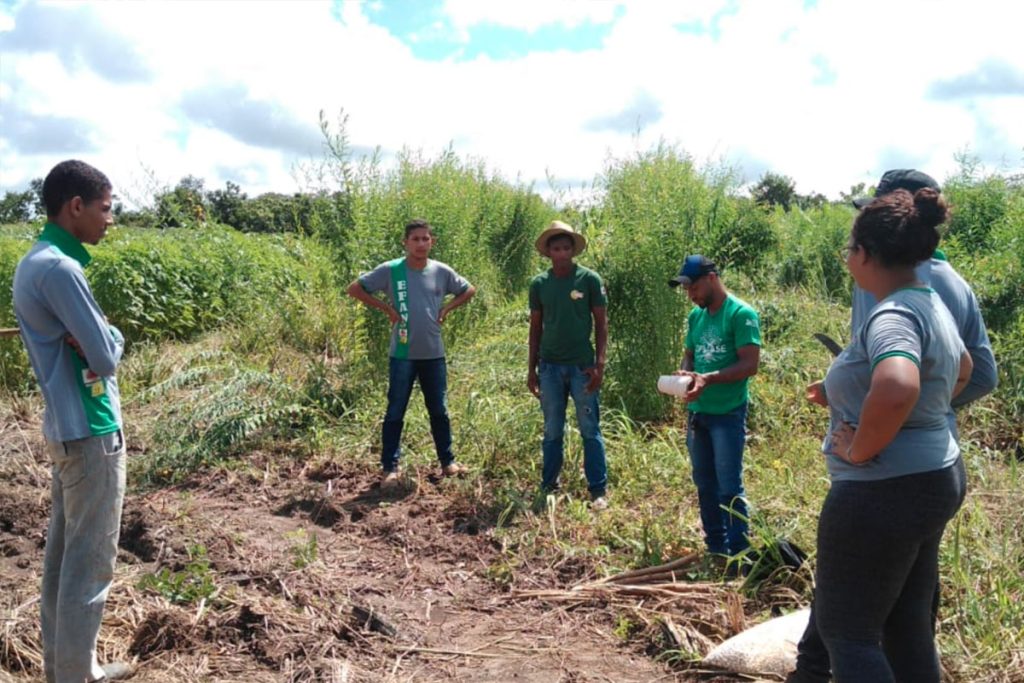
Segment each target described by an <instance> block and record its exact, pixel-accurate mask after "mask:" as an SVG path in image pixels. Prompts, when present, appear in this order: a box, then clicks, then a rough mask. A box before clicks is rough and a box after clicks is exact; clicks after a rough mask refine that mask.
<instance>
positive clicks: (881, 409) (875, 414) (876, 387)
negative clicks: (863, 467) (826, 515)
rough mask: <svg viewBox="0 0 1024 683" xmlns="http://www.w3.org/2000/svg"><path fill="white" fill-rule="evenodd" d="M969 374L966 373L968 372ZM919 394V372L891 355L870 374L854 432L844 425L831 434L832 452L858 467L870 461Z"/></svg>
mask: <svg viewBox="0 0 1024 683" xmlns="http://www.w3.org/2000/svg"><path fill="white" fill-rule="evenodd" d="M968 374H969V373H968ZM920 394H921V372H920V370H918V367H917V364H915V363H914V361H912V360H910V359H909V358H904V357H902V356H891V357H889V358H886V359H884V360H882V361H881V362H880V363H879V364H878V365H876V366H875V369H874V371H873V372H872V373H871V386H870V388H869V389H868V394H867V396H865V397H864V405H863V406H862V407H861V411H860V424H859V425H857V429H856V430H854V429H853V428H852V427H851V426H850V425H848V424H845V423H844V424H843V425H842V426H841V427H840V428H839V429H838V430H836V431H835V432H834V433H833V434H832V451H833V453H834V454H835V455H837V456H838V457H840V458H842V459H843V460H846V461H847V462H849V463H851V464H854V465H859V464H861V463H864V462H867V461H868V460H871V459H872V458H874V457H875V456H876V455H878V454H879V453H880V452H881V451H882V449H883V448H885V447H886V446H888V445H889V444H890V443H891V442H892V440H893V439H894V438H895V437H896V433H897V432H899V430H900V428H901V427H902V426H903V423H904V422H906V421H907V417H908V416H909V415H910V411H911V410H913V409H914V405H915V404H916V403H917V399H918V396H920Z"/></svg>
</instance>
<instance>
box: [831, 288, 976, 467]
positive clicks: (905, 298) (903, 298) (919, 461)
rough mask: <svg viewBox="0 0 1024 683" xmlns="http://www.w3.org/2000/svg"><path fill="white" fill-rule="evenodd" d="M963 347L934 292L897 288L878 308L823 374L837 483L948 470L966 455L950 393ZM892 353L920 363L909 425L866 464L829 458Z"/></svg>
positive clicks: (927, 289) (904, 426)
mask: <svg viewBox="0 0 1024 683" xmlns="http://www.w3.org/2000/svg"><path fill="white" fill-rule="evenodd" d="M964 351H965V347H964V344H963V342H962V341H961V340H960V335H959V334H958V333H957V328H956V323H955V322H954V321H953V317H952V316H951V315H950V313H949V310H948V309H947V308H946V306H945V305H944V304H943V303H942V300H941V299H940V298H939V296H938V294H936V293H935V292H934V291H933V290H931V289H929V288H907V289H901V290H898V291H896V292H894V293H892V294H891V295H889V297H887V298H886V299H885V300H884V301H882V302H881V303H880V304H878V305H876V306H875V307H874V308H873V309H871V312H870V313H869V314H868V316H867V320H866V322H865V324H864V325H863V327H862V328H861V329H860V330H858V331H857V333H856V334H855V335H854V339H853V341H852V342H850V345H849V346H847V347H846V348H845V349H844V350H843V352H842V353H841V354H839V356H838V357H837V358H836V360H835V361H834V362H833V363H832V367H830V368H829V371H828V374H827V375H826V376H825V393H826V395H827V396H828V403H829V409H830V412H831V419H830V424H829V430H828V435H827V436H826V437H825V443H824V444H823V448H822V450H823V451H824V452H825V453H827V454H829V455H828V457H827V458H826V460H827V464H828V470H829V474H830V475H831V477H832V479H833V481H840V480H862V481H872V480H878V479H891V478H893V477H900V476H903V475H906V474H915V473H918V472H929V471H932V470H939V469H943V468H945V467H948V466H950V465H952V464H953V463H955V462H956V459H957V457H958V456H959V454H960V449H959V447H958V446H957V443H956V438H955V435H954V434H953V433H952V431H951V430H950V425H949V420H948V419H947V416H948V414H949V403H950V398H951V396H952V394H953V387H954V385H955V384H956V378H957V375H958V374H959V370H960V357H961V356H962V355H963V353H964ZM890 356H903V357H905V358H909V359H910V360H912V361H913V362H914V363H915V364H917V366H918V368H919V369H920V373H921V393H920V396H919V397H918V400H917V403H916V404H915V405H914V408H913V410H911V412H910V415H909V416H908V417H907V420H906V422H905V423H904V424H903V426H902V427H901V428H900V431H899V432H898V433H897V434H896V437H895V438H894V439H893V440H892V442H891V443H890V444H889V445H888V446H886V447H885V448H884V449H883V450H882V452H881V453H879V454H878V456H877V457H875V458H873V459H872V460H870V461H868V462H867V463H866V464H863V465H859V466H856V465H850V464H849V463H847V462H845V461H843V460H841V459H840V458H837V457H835V456H833V455H831V451H832V443H831V434H832V432H833V431H834V430H835V429H836V428H837V426H838V424H839V422H840V421H844V422H848V423H850V424H852V425H854V426H857V425H858V423H859V422H860V411H861V407H862V406H863V404H864V399H865V397H866V396H867V393H868V390H869V388H870V387H871V374H872V371H873V370H874V367H875V366H876V365H877V364H878V363H879V362H881V361H882V360H884V359H885V358H888V357H890Z"/></svg>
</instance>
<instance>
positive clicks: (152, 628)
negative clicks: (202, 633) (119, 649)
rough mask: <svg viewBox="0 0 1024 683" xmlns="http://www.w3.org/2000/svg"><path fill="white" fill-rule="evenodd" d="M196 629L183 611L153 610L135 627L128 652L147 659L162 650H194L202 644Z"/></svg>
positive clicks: (180, 651)
mask: <svg viewBox="0 0 1024 683" xmlns="http://www.w3.org/2000/svg"><path fill="white" fill-rule="evenodd" d="M195 631H196V629H195V628H194V627H193V626H192V624H191V623H190V622H189V620H188V618H186V617H185V615H184V614H182V613H181V612H171V611H158V612H151V613H149V614H147V615H146V617H145V619H143V620H142V623H140V624H139V625H138V627H137V628H136V629H135V634H134V635H133V636H132V642H131V645H129V646H128V653H129V654H131V655H132V656H135V657H138V658H140V659H143V660H145V659H149V658H151V657H153V656H155V655H158V654H160V653H162V652H175V653H183V652H193V651H194V650H195V649H196V648H197V647H199V645H200V644H201V638H199V637H197V634H196V633H195Z"/></svg>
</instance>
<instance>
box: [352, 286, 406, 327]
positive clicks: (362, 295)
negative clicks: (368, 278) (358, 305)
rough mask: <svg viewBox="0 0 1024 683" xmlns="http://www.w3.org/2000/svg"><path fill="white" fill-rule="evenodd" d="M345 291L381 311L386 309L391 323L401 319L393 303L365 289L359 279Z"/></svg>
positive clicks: (385, 311)
mask: <svg viewBox="0 0 1024 683" xmlns="http://www.w3.org/2000/svg"><path fill="white" fill-rule="evenodd" d="M345 293H346V294H348V295H349V296H350V297H352V298H353V299H356V300H357V301H362V302H363V303H364V304H366V305H367V306H369V307H370V308H376V309H377V310H379V311H384V313H385V314H386V315H387V316H388V318H389V319H390V320H391V324H395V323H397V322H398V321H399V320H401V316H400V315H398V311H396V310H395V309H394V307H392V306H391V304H389V303H388V302H386V301H384V300H383V299H378V298H377V297H375V296H374V295H372V294H370V293H369V292H367V291H366V290H365V289H363V286H362V285H361V284H359V280H353V281H352V284H350V285H349V286H348V289H346V290H345Z"/></svg>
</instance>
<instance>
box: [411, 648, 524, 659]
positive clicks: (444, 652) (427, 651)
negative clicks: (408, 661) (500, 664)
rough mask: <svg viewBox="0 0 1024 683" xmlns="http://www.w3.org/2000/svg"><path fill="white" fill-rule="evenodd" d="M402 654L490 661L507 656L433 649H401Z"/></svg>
mask: <svg viewBox="0 0 1024 683" xmlns="http://www.w3.org/2000/svg"><path fill="white" fill-rule="evenodd" d="M402 652H403V653H406V652H418V653H422V654H428V655H449V656H455V657H483V658H485V659H486V658H490V659H502V658H504V657H507V656H508V655H503V654H496V653H494V652H477V651H476V650H469V651H465V650H441V649H438V648H433V647H403V648H402Z"/></svg>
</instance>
